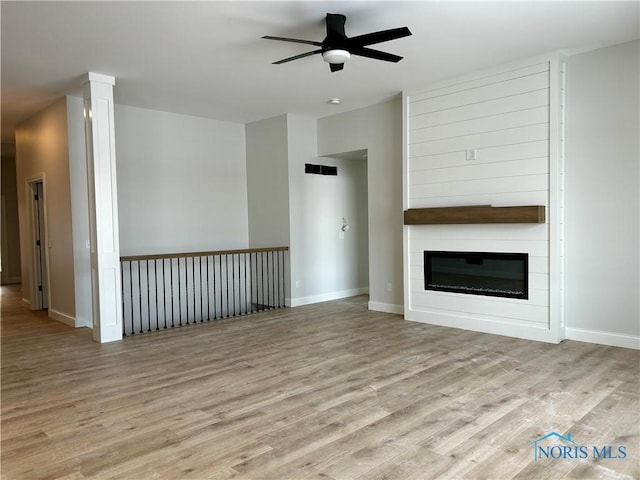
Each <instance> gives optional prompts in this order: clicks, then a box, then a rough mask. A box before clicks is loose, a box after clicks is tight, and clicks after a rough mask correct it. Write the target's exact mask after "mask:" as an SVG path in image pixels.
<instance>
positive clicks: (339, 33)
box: [262, 13, 411, 72]
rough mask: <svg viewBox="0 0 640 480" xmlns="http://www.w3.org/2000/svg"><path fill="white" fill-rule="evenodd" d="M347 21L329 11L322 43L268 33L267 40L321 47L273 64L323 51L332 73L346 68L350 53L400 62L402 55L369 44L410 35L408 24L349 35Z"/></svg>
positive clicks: (343, 17) (342, 16)
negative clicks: (353, 35) (369, 46)
mask: <svg viewBox="0 0 640 480" xmlns="http://www.w3.org/2000/svg"><path fill="white" fill-rule="evenodd" d="M346 20H347V17H345V16H344V15H341V14H339V13H327V18H326V24H327V36H326V38H325V39H324V40H323V41H322V42H314V41H313V40H300V39H297V38H284V37H272V36H270V35H265V36H264V37H262V38H266V39H268V40H281V41H283V42H294V43H305V44H308V45H315V46H316V47H320V48H319V49H318V50H313V51H311V52H306V53H302V54H300V55H295V56H293V57H289V58H284V59H282V60H278V61H277V62H273V64H274V65H279V64H281V63H285V62H290V61H291V60H298V59H299V58H304V57H308V56H310V55H315V54H316V53H321V54H322V59H323V60H324V61H325V62H327V63H328V64H329V68H330V69H331V71H332V72H337V71H338V70H342V69H343V68H344V63H345V62H346V61H347V60H349V58H351V55H360V56H361V57H367V58H373V59H375V60H384V61H385V62H399V61H400V60H402V57H399V56H398V55H393V54H391V53H387V52H381V51H380V50H374V49H372V48H367V46H368V45H373V44H375V43H382V42H387V41H389V40H395V39H397V38H402V37H407V36H409V35H411V32H410V31H409V29H408V28H407V27H400V28H392V29H390V30H381V31H379V32H372V33H365V34H364V35H358V36H357V37H351V38H349V37H347V36H346V34H345V33H344V23H345V21H346Z"/></svg>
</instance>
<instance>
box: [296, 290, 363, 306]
mask: <svg viewBox="0 0 640 480" xmlns="http://www.w3.org/2000/svg"><path fill="white" fill-rule="evenodd" d="M366 293H369V287H360V288H352V289H351V290H340V291H338V292H330V293H323V294H320V295H311V296H308V297H298V298H287V299H285V304H286V305H288V306H290V307H301V306H302V305H310V304H312V303H320V302H328V301H330V300H338V299H340V298H347V297H355V296H356V295H364V294H366Z"/></svg>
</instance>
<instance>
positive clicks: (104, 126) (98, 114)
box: [83, 72, 122, 343]
mask: <svg viewBox="0 0 640 480" xmlns="http://www.w3.org/2000/svg"><path fill="white" fill-rule="evenodd" d="M114 84H115V79H114V78H113V77H110V76H107V75H101V74H97V73H91V72H90V73H88V74H87V75H86V76H85V78H84V81H83V97H84V131H85V140H86V145H87V181H88V186H89V235H90V239H91V254H90V256H91V296H92V307H93V308H92V310H93V339H94V340H95V341H97V342H100V343H104V342H112V341H114V340H121V339H122V290H121V288H122V287H121V279H120V243H119V237H118V203H117V202H118V192H117V188H116V149H115V134H114V120H113V85H114Z"/></svg>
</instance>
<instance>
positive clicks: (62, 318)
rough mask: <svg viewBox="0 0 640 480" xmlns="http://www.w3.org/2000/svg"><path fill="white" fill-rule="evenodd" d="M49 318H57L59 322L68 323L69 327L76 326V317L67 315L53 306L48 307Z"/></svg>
mask: <svg viewBox="0 0 640 480" xmlns="http://www.w3.org/2000/svg"><path fill="white" fill-rule="evenodd" d="M49 318H53V319H54V320H58V321H59V322H62V323H64V324H66V325H69V326H70V327H75V326H76V319H75V318H74V317H72V316H71V315H67V314H66V313H62V312H59V311H57V310H54V309H53V308H50V309H49Z"/></svg>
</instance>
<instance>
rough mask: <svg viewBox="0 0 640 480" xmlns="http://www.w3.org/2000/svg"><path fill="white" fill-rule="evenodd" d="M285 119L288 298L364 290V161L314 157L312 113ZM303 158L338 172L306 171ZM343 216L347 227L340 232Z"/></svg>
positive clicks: (307, 299)
mask: <svg viewBox="0 0 640 480" xmlns="http://www.w3.org/2000/svg"><path fill="white" fill-rule="evenodd" d="M287 124H288V152H289V155H288V158H289V198H290V202H289V212H290V222H291V237H290V238H291V244H290V249H291V252H290V255H291V304H292V306H295V305H302V304H307V303H314V302H318V301H324V300H330V299H334V298H343V297H348V296H352V295H357V294H361V293H366V292H367V291H368V288H367V287H368V275H367V273H368V268H367V267H368V265H367V261H365V262H362V258H361V255H360V250H361V244H362V242H363V241H366V239H367V235H368V232H367V231H366V228H367V219H366V214H367V209H366V197H365V195H366V192H367V188H366V178H367V172H366V163H365V162H364V161H362V160H361V161H357V160H342V159H337V158H318V157H317V154H316V148H317V137H316V120H315V119H312V118H307V117H302V116H298V115H287ZM305 163H313V164H321V165H331V166H337V167H338V175H337V176H331V175H315V174H306V173H305V166H304V165H305ZM363 197H365V198H363ZM363 204H364V205H363ZM363 216H365V218H362V217H363ZM343 217H344V218H346V219H347V221H349V222H350V225H351V227H352V228H351V229H350V230H348V231H347V232H345V233H344V235H342V236H341V235H340V233H341V227H342V218H343ZM341 237H344V238H341ZM365 251H366V247H365ZM296 282H299V284H297V283H296ZM296 285H299V286H296Z"/></svg>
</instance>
